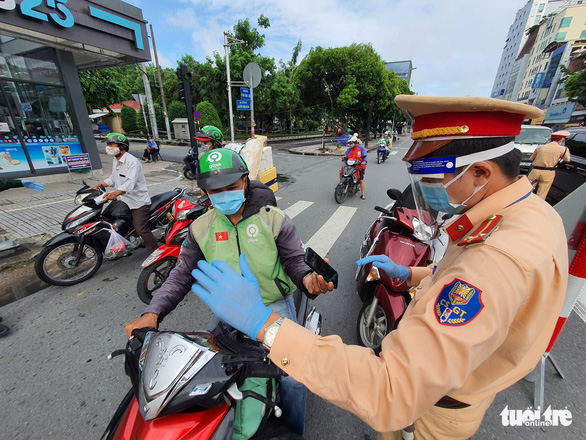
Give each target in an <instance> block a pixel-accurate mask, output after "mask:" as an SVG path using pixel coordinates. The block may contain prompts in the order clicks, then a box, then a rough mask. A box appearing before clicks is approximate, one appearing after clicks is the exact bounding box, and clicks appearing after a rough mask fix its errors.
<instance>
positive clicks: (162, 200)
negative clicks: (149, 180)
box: [149, 189, 181, 214]
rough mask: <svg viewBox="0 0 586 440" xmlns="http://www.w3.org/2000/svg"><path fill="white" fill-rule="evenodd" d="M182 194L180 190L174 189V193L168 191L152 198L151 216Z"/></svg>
mask: <svg viewBox="0 0 586 440" xmlns="http://www.w3.org/2000/svg"><path fill="white" fill-rule="evenodd" d="M180 192H181V190H180V189H174V190H173V191H167V192H164V193H161V194H157V195H156V196H153V197H151V208H150V209H149V214H152V213H154V212H155V211H157V210H158V209H160V208H161V207H163V206H164V205H165V204H167V203H169V201H170V200H171V199H173V197H176V196H177V195H178V194H179V193H180Z"/></svg>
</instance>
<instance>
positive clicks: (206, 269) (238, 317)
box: [191, 254, 271, 339]
mask: <svg viewBox="0 0 586 440" xmlns="http://www.w3.org/2000/svg"><path fill="white" fill-rule="evenodd" d="M197 267H198V268H199V269H194V270H193V271H192V272H191V275H192V276H193V278H195V280H196V281H197V282H198V283H199V284H194V285H193V286H192V287H191V290H193V293H195V294H196V295H197V296H198V297H199V298H200V299H201V300H202V301H203V302H205V303H206V305H207V306H208V307H209V308H210V310H211V311H212V312H214V314H215V315H216V316H218V317H219V318H220V319H221V320H222V321H224V322H226V323H227V324H230V325H231V326H232V327H235V328H237V329H238V330H240V331H241V332H243V333H246V334H247V335H248V336H249V337H250V338H252V339H256V335H257V334H258V332H259V331H260V329H261V327H262V326H263V324H264V323H265V322H266V321H267V319H269V315H270V314H271V309H270V308H269V307H267V306H265V305H264V303H263V301H262V296H261V294H260V286H259V285H258V281H256V278H255V276H254V274H253V273H252V270H250V267H249V266H248V263H247V261H246V256H245V255H244V254H241V255H240V272H241V273H242V275H240V274H239V273H238V272H236V271H235V270H234V269H232V268H231V267H230V265H229V264H228V263H226V262H225V261H221V260H214V261H212V264H209V263H208V262H207V261H205V260H200V261H199V262H198V263H197Z"/></svg>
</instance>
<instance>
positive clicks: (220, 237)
mask: <svg viewBox="0 0 586 440" xmlns="http://www.w3.org/2000/svg"><path fill="white" fill-rule="evenodd" d="M227 240H228V232H227V231H226V232H216V241H227Z"/></svg>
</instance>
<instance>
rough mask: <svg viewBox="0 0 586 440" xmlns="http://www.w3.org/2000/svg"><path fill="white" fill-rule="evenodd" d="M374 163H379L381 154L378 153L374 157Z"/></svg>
mask: <svg viewBox="0 0 586 440" xmlns="http://www.w3.org/2000/svg"><path fill="white" fill-rule="evenodd" d="M383 161H384V159H383ZM376 163H381V154H380V153H379V154H377V155H376Z"/></svg>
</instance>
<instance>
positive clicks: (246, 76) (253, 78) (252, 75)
mask: <svg viewBox="0 0 586 440" xmlns="http://www.w3.org/2000/svg"><path fill="white" fill-rule="evenodd" d="M261 78H262V73H261V71H260V66H259V65H258V64H256V63H248V64H247V65H246V67H244V72H242V79H243V80H244V82H245V83H247V84H248V86H249V87H252V88H253V89H254V88H255V87H256V86H258V85H259V84H260V80H261Z"/></svg>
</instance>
